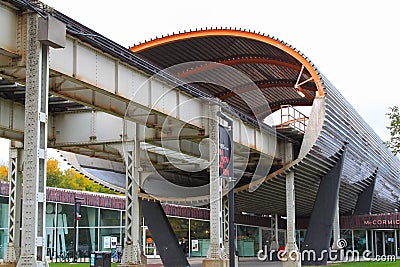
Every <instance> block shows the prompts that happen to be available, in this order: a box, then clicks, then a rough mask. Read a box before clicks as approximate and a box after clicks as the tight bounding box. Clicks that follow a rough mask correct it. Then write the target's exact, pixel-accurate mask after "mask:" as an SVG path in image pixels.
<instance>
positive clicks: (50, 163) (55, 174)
mask: <svg viewBox="0 0 400 267" xmlns="http://www.w3.org/2000/svg"><path fill="white" fill-rule="evenodd" d="M62 180H63V172H62V171H61V170H60V168H59V167H58V161H57V160H56V159H48V160H47V182H46V185H47V186H51V187H57V186H58V185H60V183H61V182H62Z"/></svg>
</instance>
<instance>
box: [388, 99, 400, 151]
mask: <svg viewBox="0 0 400 267" xmlns="http://www.w3.org/2000/svg"><path fill="white" fill-rule="evenodd" d="M389 109H390V112H389V113H387V114H386V115H388V116H389V119H390V126H389V127H387V128H388V129H389V131H390V140H389V141H388V142H386V146H387V147H388V148H389V149H391V150H392V151H393V153H394V154H395V155H397V154H400V110H399V107H398V106H394V107H391V108H389Z"/></svg>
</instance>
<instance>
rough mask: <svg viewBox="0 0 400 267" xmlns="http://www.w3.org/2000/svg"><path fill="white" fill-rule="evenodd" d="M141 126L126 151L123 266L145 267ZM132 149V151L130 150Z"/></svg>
mask: <svg viewBox="0 0 400 267" xmlns="http://www.w3.org/2000/svg"><path fill="white" fill-rule="evenodd" d="M138 134H139V126H138V125H136V137H135V140H134V143H133V147H129V146H131V144H128V150H127V151H125V165H126V198H125V201H126V204H125V205H126V214H125V237H126V243H125V247H124V251H123V255H122V264H123V265H131V266H145V265H144V263H143V262H142V259H141V249H140V209H139V207H140V205H139V201H140V200H139V194H138V193H139V168H140V141H139V136H138ZM129 148H130V149H129Z"/></svg>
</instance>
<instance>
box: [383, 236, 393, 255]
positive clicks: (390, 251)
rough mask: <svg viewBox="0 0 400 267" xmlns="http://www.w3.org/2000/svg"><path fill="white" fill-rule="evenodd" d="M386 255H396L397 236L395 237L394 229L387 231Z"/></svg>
mask: <svg viewBox="0 0 400 267" xmlns="http://www.w3.org/2000/svg"><path fill="white" fill-rule="evenodd" d="M384 233H385V238H384V240H385V244H384V246H385V255H386V256H389V255H390V256H391V255H395V254H396V251H395V245H394V242H395V238H394V231H385V232H384Z"/></svg>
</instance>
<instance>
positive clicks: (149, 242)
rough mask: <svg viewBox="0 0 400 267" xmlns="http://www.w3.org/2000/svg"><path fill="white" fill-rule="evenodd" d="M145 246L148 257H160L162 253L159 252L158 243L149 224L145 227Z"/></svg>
mask: <svg viewBox="0 0 400 267" xmlns="http://www.w3.org/2000/svg"><path fill="white" fill-rule="evenodd" d="M143 248H144V255H145V256H146V257H147V258H160V255H159V254H158V252H157V248H156V244H155V243H154V240H153V238H152V236H151V233H150V231H149V228H148V227H147V226H144V227H143Z"/></svg>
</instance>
